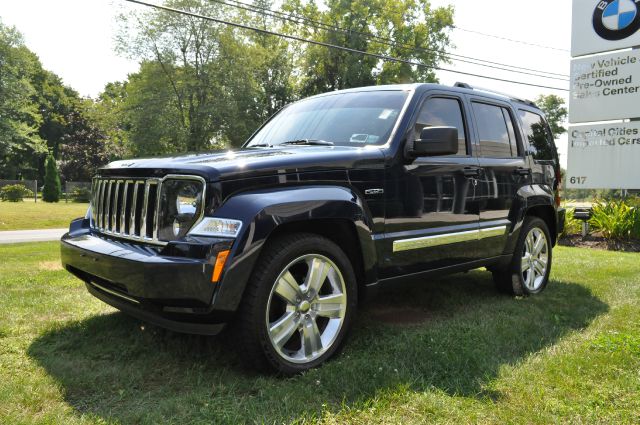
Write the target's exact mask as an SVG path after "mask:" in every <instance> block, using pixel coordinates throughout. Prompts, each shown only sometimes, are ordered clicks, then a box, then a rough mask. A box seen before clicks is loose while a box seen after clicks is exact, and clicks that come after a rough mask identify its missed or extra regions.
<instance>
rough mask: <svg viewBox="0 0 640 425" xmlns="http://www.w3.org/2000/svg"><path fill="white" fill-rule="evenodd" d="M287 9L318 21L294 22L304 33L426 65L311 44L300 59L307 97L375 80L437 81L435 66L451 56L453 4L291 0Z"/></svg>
mask: <svg viewBox="0 0 640 425" xmlns="http://www.w3.org/2000/svg"><path fill="white" fill-rule="evenodd" d="M284 7H285V9H286V10H288V11H292V12H295V13H296V14H299V15H302V16H304V17H305V19H306V20H307V22H312V23H310V24H309V25H296V26H294V27H291V26H290V28H291V30H292V31H293V32H295V33H297V34H299V35H300V36H302V37H305V38H311V39H313V40H315V41H320V42H323V43H328V44H332V45H339V46H344V47H348V48H350V49H355V50H359V51H364V52H368V53H372V54H375V55H384V56H392V57H396V58H399V59H402V60H407V61H412V62H418V63H422V64H424V65H425V66H421V67H419V66H415V65H410V64H407V63H400V62H392V61H382V60H380V59H378V58H376V57H372V56H366V55H360V54H357V53H353V52H347V51H342V50H337V49H330V48H327V47H324V46H318V45H310V46H306V47H305V48H304V52H303V54H302V56H301V61H300V62H301V64H300V66H301V68H302V72H301V73H302V76H303V79H302V83H301V87H300V90H301V93H302V94H303V95H312V94H317V93H321V92H326V91H331V90H339V89H345V88H351V87H360V86H365V85H372V84H390V83H410V82H436V81H437V79H436V76H435V71H434V67H435V66H436V65H437V64H438V63H439V62H440V61H443V60H445V59H446V56H445V54H444V50H445V49H446V48H447V47H448V46H449V43H450V42H449V37H448V33H447V31H446V30H447V29H448V28H451V27H452V26H453V9H452V8H451V7H446V8H443V7H439V8H432V7H431V5H430V3H429V2H428V1H424V0H422V1H421V0H418V1H416V0H401V1H396V0H355V1H348V2H347V1H343V0H328V1H327V2H326V4H324V5H323V7H320V6H318V5H317V4H316V3H315V2H313V1H310V2H302V1H301V0H288V1H287V2H285V5H284Z"/></svg>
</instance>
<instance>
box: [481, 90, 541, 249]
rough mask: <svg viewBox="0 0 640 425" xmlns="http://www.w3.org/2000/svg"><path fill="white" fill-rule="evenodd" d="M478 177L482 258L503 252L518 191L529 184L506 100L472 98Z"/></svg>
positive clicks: (513, 117)
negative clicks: (478, 167)
mask: <svg viewBox="0 0 640 425" xmlns="http://www.w3.org/2000/svg"><path fill="white" fill-rule="evenodd" d="M470 101H471V109H472V113H473V116H474V118H475V119H474V123H475V126H474V127H475V136H476V142H477V149H476V152H477V156H478V162H479V165H480V170H481V171H480V173H481V174H480V177H479V179H478V187H477V191H476V196H477V197H478V203H479V209H480V234H479V237H480V240H479V246H480V249H482V251H483V252H484V255H483V256H484V257H486V258H489V257H495V256H498V255H502V254H503V251H504V249H505V245H506V242H507V236H508V234H509V232H511V231H512V230H513V224H514V223H516V221H517V217H515V215H516V208H514V202H518V199H519V198H518V196H517V192H518V190H519V189H520V188H521V187H522V186H524V185H528V184H531V170H530V168H529V166H528V162H527V161H526V159H525V155H524V149H523V144H522V134H521V133H520V127H519V126H518V121H517V117H516V115H515V112H514V111H513V109H512V108H511V105H510V104H509V103H506V102H500V101H497V100H494V99H487V98H482V97H473V96H472V97H471V98H470Z"/></svg>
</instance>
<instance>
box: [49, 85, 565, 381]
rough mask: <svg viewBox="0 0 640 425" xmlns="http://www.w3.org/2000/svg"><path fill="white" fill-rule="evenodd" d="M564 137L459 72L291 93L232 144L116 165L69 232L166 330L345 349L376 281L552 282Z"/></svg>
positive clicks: (296, 364) (77, 259)
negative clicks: (486, 277)
mask: <svg viewBox="0 0 640 425" xmlns="http://www.w3.org/2000/svg"><path fill="white" fill-rule="evenodd" d="M559 186H560V168H559V164H558V157H557V153H556V148H555V146H554V142H553V136H552V134H551V131H550V129H549V126H548V125H547V123H546V121H545V118H544V116H543V114H542V113H541V111H540V110H539V109H538V108H536V106H535V105H534V104H533V103H531V102H529V101H523V100H518V99H513V98H510V97H508V96H503V95H498V94H494V93H491V92H487V91H483V90H474V89H473V88H471V87H470V86H468V85H466V84H456V86H454V87H445V86H441V85H434V84H415V85H398V86H381V87H367V88H359V89H353V90H345V91H338V92H332V93H326V94H323V95H319V96H315V97H312V98H309V99H304V100H301V101H299V102H296V103H293V104H291V105H289V106H287V107H286V108H284V109H283V110H282V111H280V112H279V113H278V114H276V115H275V116H274V117H273V118H271V119H270V120H269V121H268V122H267V123H265V124H264V125H263V126H262V127H261V128H259V129H258V130H257V131H256V132H255V133H254V135H253V136H252V137H251V138H250V139H249V140H248V141H247V143H246V144H245V145H244V146H243V147H242V149H239V150H237V151H228V152H218V153H202V154H191V155H185V156H180V157H174V158H152V159H140V160H127V161H118V162H113V163H111V164H109V165H108V166H106V167H105V168H103V169H101V170H100V171H99V173H98V175H97V176H96V177H95V178H94V180H93V190H92V199H91V207H90V209H89V211H88V212H87V215H86V217H85V218H83V219H78V220H75V221H73V222H72V223H71V227H70V230H69V233H67V234H65V235H64V236H63V238H62V242H61V250H62V263H63V265H64V267H65V268H66V269H67V270H68V271H69V272H71V273H73V274H74V275H76V276H77V277H79V278H80V279H82V280H83V281H84V282H85V283H86V286H87V288H88V290H89V292H90V293H91V294H93V295H94V296H96V297H97V298H99V299H101V300H103V301H104V302H106V303H108V304H110V305H112V306H114V307H116V308H118V309H120V310H122V311H124V312H127V313H129V314H131V315H132V316H135V317H137V318H140V319H142V320H145V321H148V322H151V323H154V324H156V325H158V326H162V327H165V328H168V329H171V330H175V331H180V332H188V333H198V334H206V335H213V334H216V333H218V332H219V331H220V330H222V329H223V327H224V326H225V324H227V323H228V324H229V325H231V327H232V329H233V332H234V334H235V335H234V336H237V338H238V341H239V342H240V343H241V345H242V347H241V349H240V350H239V352H240V353H242V354H244V355H245V356H246V357H247V358H248V360H249V361H250V362H251V363H253V365H255V366H256V367H259V368H273V369H276V370H277V371H280V372H283V373H296V372H299V371H302V370H305V369H309V368H312V367H315V366H317V365H319V364H321V363H322V362H324V361H325V360H327V359H328V358H329V357H331V356H332V355H333V354H334V353H335V352H336V350H338V348H339V347H340V345H341V344H342V343H343V340H344V337H345V335H346V334H347V331H348V329H349V327H350V325H351V322H352V320H353V317H354V314H355V313H356V308H357V305H358V301H359V300H361V299H362V295H363V294H365V292H367V291H368V290H370V289H372V288H375V287H379V286H381V285H393V284H394V283H398V282H399V281H400V280H406V279H410V280H412V281H414V282H416V284H417V283H419V282H420V280H422V279H428V278H431V277H433V276H434V275H436V274H439V273H453V272H460V271H465V270H470V269H475V268H479V267H486V268H487V269H488V270H490V271H491V272H492V273H493V278H494V280H495V283H496V285H497V287H498V288H499V289H500V290H503V291H506V292H510V293H512V294H517V295H532V294H537V293H539V292H541V291H542V290H543V289H544V288H545V286H546V285H547V282H548V279H549V272H550V270H551V260H552V247H553V246H554V245H555V242H556V238H557V235H558V234H559V232H560V231H561V229H562V226H563V223H564V212H563V210H561V209H560V208H559V199H560V198H559V196H558V188H559Z"/></svg>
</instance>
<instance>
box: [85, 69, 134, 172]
mask: <svg viewBox="0 0 640 425" xmlns="http://www.w3.org/2000/svg"><path fill="white" fill-rule="evenodd" d="M127 84H128V83H127V81H124V82H119V81H118V82H113V83H107V85H106V86H105V88H104V90H103V91H102V93H100V94H99V95H98V97H97V99H96V100H95V102H91V101H86V102H85V109H84V111H85V113H84V115H85V117H86V118H87V120H88V121H90V122H92V123H93V124H94V125H95V126H97V127H98V128H99V129H100V130H101V131H102V132H103V133H104V136H105V137H106V140H104V144H105V146H104V150H105V153H106V154H107V155H108V158H109V160H115V159H121V158H124V157H126V156H130V155H131V144H130V131H131V125H130V123H129V116H128V114H127V110H126V100H127Z"/></svg>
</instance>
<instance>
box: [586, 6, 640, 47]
mask: <svg viewBox="0 0 640 425" xmlns="http://www.w3.org/2000/svg"><path fill="white" fill-rule="evenodd" d="M593 28H594V29H595V30H596V33H598V35H599V36H600V37H602V38H604V39H605V40H612V41H613V40H623V39H625V38H627V37H630V36H632V35H633V34H635V33H636V31H638V30H639V29H640V0H636V1H633V0H613V1H601V2H599V3H598V5H597V6H596V10H595V12H594V13H593Z"/></svg>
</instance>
